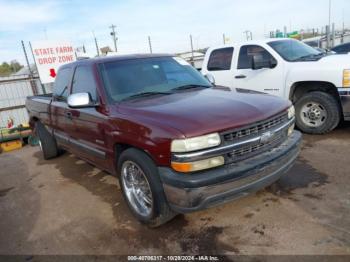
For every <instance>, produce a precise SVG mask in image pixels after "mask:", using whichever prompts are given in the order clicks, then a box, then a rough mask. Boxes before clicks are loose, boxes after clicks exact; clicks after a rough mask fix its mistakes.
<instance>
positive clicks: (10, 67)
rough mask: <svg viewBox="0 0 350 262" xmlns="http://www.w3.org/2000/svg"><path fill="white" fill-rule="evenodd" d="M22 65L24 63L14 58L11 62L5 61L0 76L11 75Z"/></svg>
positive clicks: (0, 69) (0, 66)
mask: <svg viewBox="0 0 350 262" xmlns="http://www.w3.org/2000/svg"><path fill="white" fill-rule="evenodd" d="M22 67H23V65H21V64H20V63H18V62H17V61H16V60H12V61H11V62H10V64H9V63H7V62H3V63H2V64H1V65H0V76H9V75H11V74H13V73H16V72H18V71H19V70H20V69H21V68H22Z"/></svg>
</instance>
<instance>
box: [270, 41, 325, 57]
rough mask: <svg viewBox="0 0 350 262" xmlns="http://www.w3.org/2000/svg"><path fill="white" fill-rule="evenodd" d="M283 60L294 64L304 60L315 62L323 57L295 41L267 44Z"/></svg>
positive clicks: (321, 54)
mask: <svg viewBox="0 0 350 262" xmlns="http://www.w3.org/2000/svg"><path fill="white" fill-rule="evenodd" d="M268 45H269V46H271V47H272V48H273V49H274V50H275V51H276V52H277V53H278V54H279V55H280V56H282V57H283V59H285V60H287V61H290V62H296V61H305V60H315V59H319V58H321V57H322V56H324V54H323V53H321V52H319V51H317V50H316V49H315V48H312V47H311V46H308V45H306V44H304V43H302V42H299V41H296V40H280V41H273V42H269V43H268Z"/></svg>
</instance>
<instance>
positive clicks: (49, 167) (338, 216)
mask: <svg viewBox="0 0 350 262" xmlns="http://www.w3.org/2000/svg"><path fill="white" fill-rule="evenodd" d="M349 162H350V125H349V124H347V125H345V126H343V127H340V128H338V129H337V130H335V131H334V132H332V133H331V134H328V135H325V136H308V135H304V142H303V147H302V153H301V155H300V157H299V158H298V161H297V163H296V165H295V166H294V167H293V168H292V169H291V170H290V171H289V172H288V173H287V174H286V175H285V176H284V177H283V178H282V179H281V181H280V182H279V183H278V184H276V185H275V186H274V187H272V188H270V189H266V190H262V191H260V192H258V193H256V194H254V195H250V196H247V197H245V198H242V199H239V200H236V201H234V202H231V203H228V204H225V205H222V206H219V207H216V208H211V209H208V210H205V211H201V212H196V213H192V214H187V215H180V216H178V217H177V218H176V219H174V220H173V221H171V222H170V223H168V224H166V225H164V226H162V227H160V228H157V229H149V228H147V227H145V226H143V225H141V224H139V223H138V222H136V221H135V220H134V219H133V217H132V216H131V214H130V212H129V210H128V209H127V206H126V204H125V202H124V201H123V199H122V195H121V192H120V189H119V186H118V183H117V180H116V178H115V177H113V176H111V175H108V174H107V173H105V172H102V171H100V170H98V169H97V168H95V167H93V166H91V165H89V164H87V163H85V162H84V161H82V160H79V159H78V158H76V157H75V156H74V155H71V154H68V153H65V154H63V155H62V156H60V157H58V158H56V159H53V160H49V161H45V160H43V158H42V155H41V153H40V152H39V148H37V147H30V146H26V147H24V148H23V149H21V150H17V151H13V152H10V153H3V154H1V155H0V167H1V170H0V232H1V233H0V254H26V255H27V254H36V255H38V254H91V255H92V254H95V255H98V254H131V255H135V254H150V255H156V254H198V253H201V254H203V253H204V254H221V255H235V254H240V255H242V254H254V255H261V254H328V255H332V254H343V255H350V190H349V187H350V186H349V185H350V172H349V170H350V163H349Z"/></svg>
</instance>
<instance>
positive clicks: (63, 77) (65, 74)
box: [53, 68, 71, 100]
mask: <svg viewBox="0 0 350 262" xmlns="http://www.w3.org/2000/svg"><path fill="white" fill-rule="evenodd" d="M70 80H71V69H70V68H63V69H60V70H58V73H57V77H56V80H55V83H54V88H53V96H54V97H56V98H57V99H61V100H65V99H66V98H67V96H68V89H69V82H70Z"/></svg>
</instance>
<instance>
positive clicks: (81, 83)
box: [72, 66, 96, 101]
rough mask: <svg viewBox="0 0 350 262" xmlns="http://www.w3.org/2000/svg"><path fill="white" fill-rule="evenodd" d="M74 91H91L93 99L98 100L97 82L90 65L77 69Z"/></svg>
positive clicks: (74, 92)
mask: <svg viewBox="0 0 350 262" xmlns="http://www.w3.org/2000/svg"><path fill="white" fill-rule="evenodd" d="M72 93H73V94H76V93H89V94H90V96H91V99H92V100H93V101H96V84H95V79H94V75H93V72H92V70H91V68H90V67H88V66H78V67H77V68H76V69H75V73H74V78H73V85H72Z"/></svg>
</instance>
